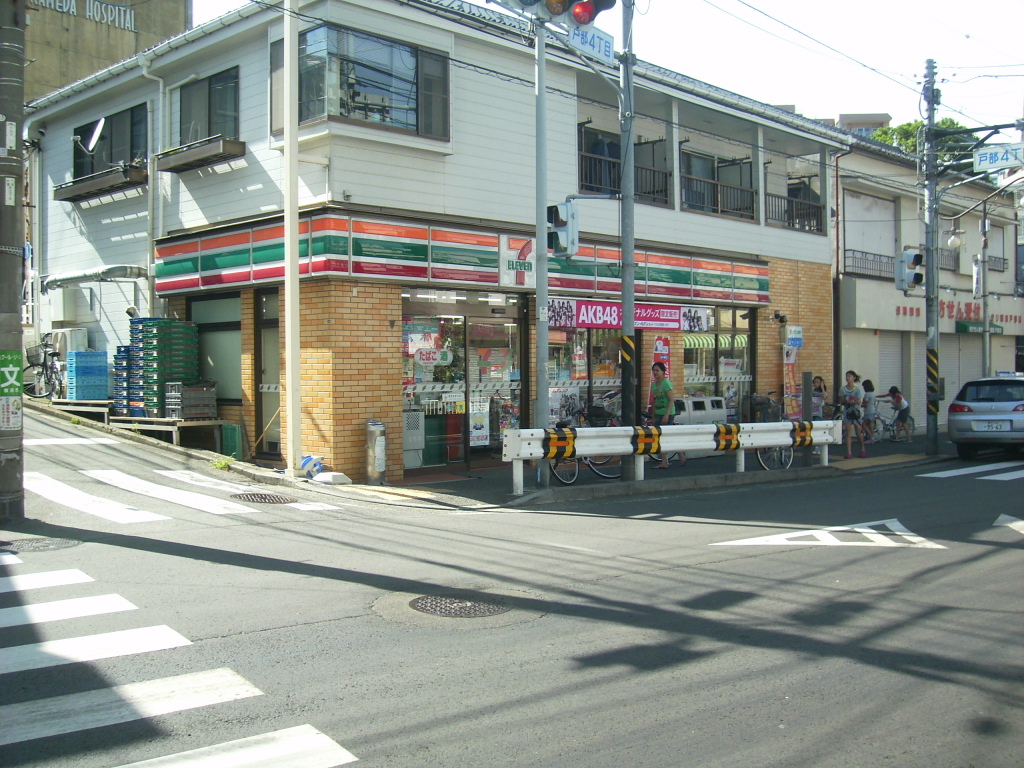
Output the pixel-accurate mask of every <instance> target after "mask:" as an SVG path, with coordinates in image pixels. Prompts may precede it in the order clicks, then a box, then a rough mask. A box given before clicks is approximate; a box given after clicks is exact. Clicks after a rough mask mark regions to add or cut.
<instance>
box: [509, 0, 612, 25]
mask: <svg viewBox="0 0 1024 768" xmlns="http://www.w3.org/2000/svg"><path fill="white" fill-rule="evenodd" d="M504 2H505V4H506V5H509V6H511V7H512V8H518V9H520V10H522V11H526V12H527V13H529V14H531V15H533V16H536V17H537V18H538V19H543V20H544V21H555V22H559V23H562V24H565V25H566V26H570V27H589V26H590V25H592V24H593V23H594V20H595V19H596V18H597V14H599V13H601V11H607V10H608V9H609V8H614V7H615V3H616V2H617V0H504Z"/></svg>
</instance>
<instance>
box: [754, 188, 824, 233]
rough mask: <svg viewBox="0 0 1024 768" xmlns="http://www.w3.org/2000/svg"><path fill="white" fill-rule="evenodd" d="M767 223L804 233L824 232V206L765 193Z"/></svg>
mask: <svg viewBox="0 0 1024 768" xmlns="http://www.w3.org/2000/svg"><path fill="white" fill-rule="evenodd" d="M764 201H765V206H766V211H765V213H766V215H767V217H768V223H770V224H781V225H782V226H784V227H789V228H790V229H800V230H803V231H804V232H824V231H825V206H823V205H822V204H821V203H812V202H811V201H809V200H797V199H796V198H793V197H786V196H785V195H774V194H772V193H770V192H769V193H767V194H765V196H764Z"/></svg>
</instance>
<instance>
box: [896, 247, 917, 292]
mask: <svg viewBox="0 0 1024 768" xmlns="http://www.w3.org/2000/svg"><path fill="white" fill-rule="evenodd" d="M922 264H924V256H923V255H922V254H921V253H920V252H919V251H915V250H913V249H911V248H905V249H904V250H903V253H901V254H900V256H899V258H897V259H896V269H895V272H894V274H893V276H894V277H895V278H896V290H899V291H912V290H913V289H914V288H917V286H919V285H921V284H922V283H923V282H924V273H923V272H920V271H919V269H920V267H921V265H922Z"/></svg>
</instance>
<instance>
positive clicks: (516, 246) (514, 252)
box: [498, 236, 537, 288]
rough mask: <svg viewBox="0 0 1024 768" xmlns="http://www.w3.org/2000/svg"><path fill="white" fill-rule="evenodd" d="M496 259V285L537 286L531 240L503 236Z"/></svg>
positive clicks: (510, 286)
mask: <svg viewBox="0 0 1024 768" xmlns="http://www.w3.org/2000/svg"><path fill="white" fill-rule="evenodd" d="M498 261H499V269H498V285H500V286H502V287H507V288H512V287H516V286H520V287H523V288H536V287H537V256H536V254H535V253H534V250H533V240H523V239H521V238H516V237H508V236H503V237H502V238H501V254H500V256H499V259H498Z"/></svg>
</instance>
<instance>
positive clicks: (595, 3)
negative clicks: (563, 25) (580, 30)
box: [572, 0, 617, 27]
mask: <svg viewBox="0 0 1024 768" xmlns="http://www.w3.org/2000/svg"><path fill="white" fill-rule="evenodd" d="M616 1H617V0H579V1H578V2H576V3H573V6H572V21H573V24H575V25H576V26H578V27H586V26H589V25H591V24H593V23H594V20H595V19H597V14H599V13H601V11H607V10H608V9H609V8H613V7H615V3H616Z"/></svg>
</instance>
